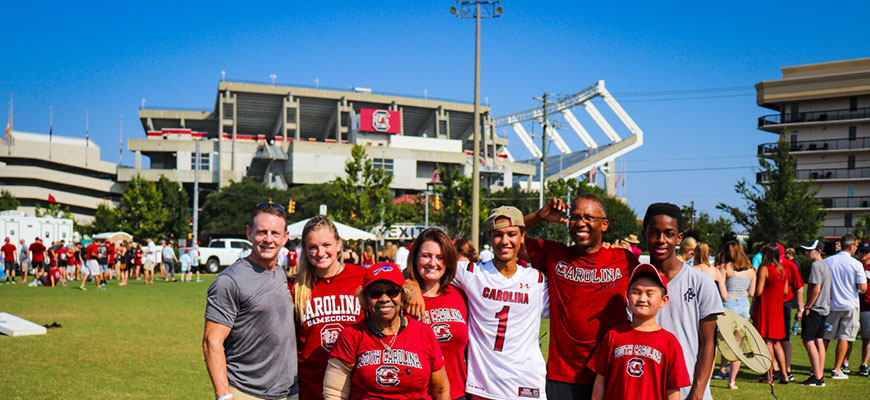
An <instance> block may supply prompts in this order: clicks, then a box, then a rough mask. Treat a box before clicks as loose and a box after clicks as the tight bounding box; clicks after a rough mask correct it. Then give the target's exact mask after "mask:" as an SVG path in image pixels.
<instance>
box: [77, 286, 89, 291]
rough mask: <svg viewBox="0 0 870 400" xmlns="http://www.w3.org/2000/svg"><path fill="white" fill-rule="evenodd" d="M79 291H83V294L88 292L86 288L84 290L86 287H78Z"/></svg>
mask: <svg viewBox="0 0 870 400" xmlns="http://www.w3.org/2000/svg"><path fill="white" fill-rule="evenodd" d="M79 289H80V290H81V291H83V292H87V291H88V288H86V287H84V286H79Z"/></svg>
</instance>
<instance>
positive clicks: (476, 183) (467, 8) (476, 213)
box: [450, 0, 504, 249]
mask: <svg viewBox="0 0 870 400" xmlns="http://www.w3.org/2000/svg"><path fill="white" fill-rule="evenodd" d="M499 2H500V0H463V1H459V0H456V3H457V4H459V6H460V8H461V9H457V8H456V6H450V13H451V14H453V15H455V16H457V17H459V18H474V20H475V31H474V119H473V120H472V124H473V125H472V126H473V127H474V130H473V136H474V149H473V152H472V164H471V243H472V244H473V245H474V248H475V249H479V248H480V246H479V244H480V19H481V18H496V17H498V16H500V15H501V13H502V12H503V11H504V8H502V7H501V6H498V3H499ZM481 5H483V6H485V7H484V11H485V15H481ZM472 6H474V8H473V9H472Z"/></svg>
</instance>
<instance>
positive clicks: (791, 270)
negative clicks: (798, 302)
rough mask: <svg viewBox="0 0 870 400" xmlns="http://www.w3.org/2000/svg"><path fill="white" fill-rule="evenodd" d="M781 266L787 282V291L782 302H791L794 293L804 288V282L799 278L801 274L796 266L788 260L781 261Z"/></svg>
mask: <svg viewBox="0 0 870 400" xmlns="http://www.w3.org/2000/svg"><path fill="white" fill-rule="evenodd" d="M782 266H783V269H785V276H786V279H787V280H788V282H787V283H786V284H787V285H788V291H787V292H786V293H785V298H784V299H783V301H784V302H788V301H791V299H792V298H794V292H796V291H797V290H798V289H800V288H802V287H804V280H803V278H801V272H800V270H798V267H797V264H795V263H794V261H792V260H789V259H788V258H783V259H782Z"/></svg>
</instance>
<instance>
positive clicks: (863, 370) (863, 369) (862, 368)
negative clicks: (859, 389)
mask: <svg viewBox="0 0 870 400" xmlns="http://www.w3.org/2000/svg"><path fill="white" fill-rule="evenodd" d="M858 375H867V364H861V366H860V367H858Z"/></svg>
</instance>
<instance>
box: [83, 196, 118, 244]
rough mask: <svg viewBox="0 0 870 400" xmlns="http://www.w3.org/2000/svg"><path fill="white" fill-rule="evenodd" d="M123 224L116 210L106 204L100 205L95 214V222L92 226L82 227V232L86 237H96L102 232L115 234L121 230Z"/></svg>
mask: <svg viewBox="0 0 870 400" xmlns="http://www.w3.org/2000/svg"><path fill="white" fill-rule="evenodd" d="M120 225H121V222H120V219H119V218H118V213H117V212H116V211H115V209H114V208H112V207H111V206H109V205H108V204H106V203H100V204H99V205H98V206H97V211H96V213H94V220H93V222H91V223H90V225H85V226H82V227H81V231H82V233H83V234H85V235H90V236H93V235H96V234H98V233H102V232H114V231H117V230H119V229H121V227H120Z"/></svg>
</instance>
